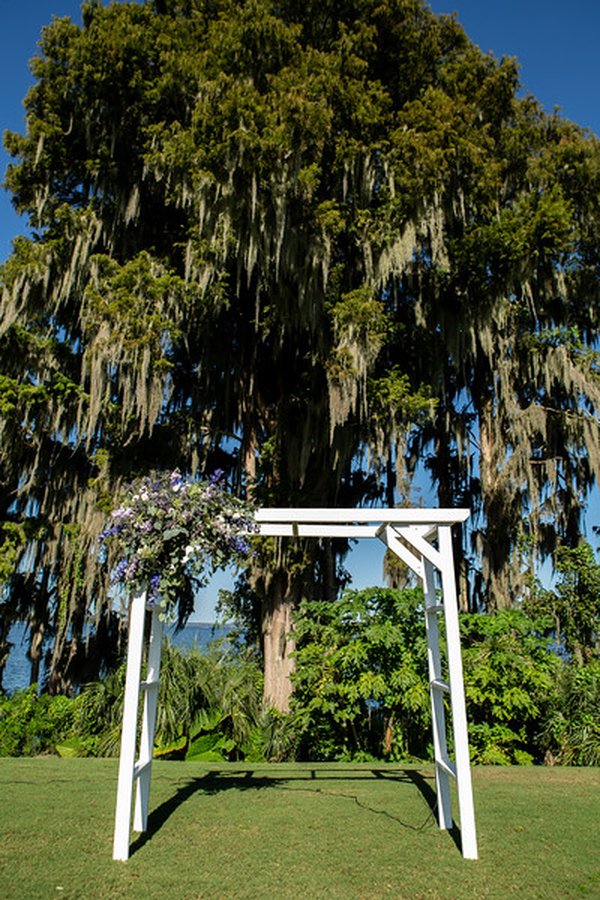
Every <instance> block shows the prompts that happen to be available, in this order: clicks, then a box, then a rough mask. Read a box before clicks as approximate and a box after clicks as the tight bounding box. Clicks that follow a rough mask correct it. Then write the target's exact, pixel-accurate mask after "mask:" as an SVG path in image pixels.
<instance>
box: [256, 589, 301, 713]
mask: <svg viewBox="0 0 600 900" xmlns="http://www.w3.org/2000/svg"><path fill="white" fill-rule="evenodd" d="M286 587H288V579H287V578H286V577H285V575H284V573H283V572H278V573H277V574H276V575H275V577H274V578H273V583H272V585H271V589H270V591H268V595H267V599H266V600H265V603H264V605H263V616H262V633H263V649H264V666H265V669H264V672H265V686H264V694H263V697H264V701H265V703H266V704H267V705H268V706H271V707H274V708H275V709H277V710H279V711H280V712H288V711H289V708H290V696H291V693H292V682H291V680H290V676H291V674H292V672H293V671H294V668H295V661H294V658H293V656H292V653H293V651H294V640H293V637H292V635H291V632H292V612H293V609H294V597H293V595H292V593H291V592H290V591H289V589H288V590H286Z"/></svg>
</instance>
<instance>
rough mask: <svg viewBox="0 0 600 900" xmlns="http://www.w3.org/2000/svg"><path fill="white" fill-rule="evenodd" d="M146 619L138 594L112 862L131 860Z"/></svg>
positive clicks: (131, 612)
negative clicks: (131, 833)
mask: <svg viewBox="0 0 600 900" xmlns="http://www.w3.org/2000/svg"><path fill="white" fill-rule="evenodd" d="M145 617H146V592H145V591H143V592H142V593H141V594H137V595H136V596H135V597H133V599H132V600H131V604H130V608H129V640H128V644H127V674H126V677H125V702H124V704H123V726H122V732H121V757H120V761H119V780H118V784H117V810H116V814H115V835H114V843H113V859H118V860H123V861H125V860H126V859H128V858H129V832H130V827H131V800H132V796H133V781H134V769H135V750H136V739H137V717H138V706H139V699H140V676H141V671H142V650H143V645H144V620H145Z"/></svg>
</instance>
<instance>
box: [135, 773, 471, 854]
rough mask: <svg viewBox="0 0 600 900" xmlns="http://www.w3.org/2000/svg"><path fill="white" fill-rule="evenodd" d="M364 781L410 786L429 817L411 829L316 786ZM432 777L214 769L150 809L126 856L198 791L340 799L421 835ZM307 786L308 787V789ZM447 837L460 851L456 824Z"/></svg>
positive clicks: (432, 805)
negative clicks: (304, 793)
mask: <svg viewBox="0 0 600 900" xmlns="http://www.w3.org/2000/svg"><path fill="white" fill-rule="evenodd" d="M365 778H377V779H382V780H385V781H396V782H399V783H403V784H412V785H414V787H416V788H417V790H418V791H419V793H420V794H421V796H422V797H423V799H424V801H425V804H426V805H427V807H428V808H429V813H428V815H427V818H426V819H425V821H424V822H422V823H421V824H420V825H413V824H411V823H409V822H404V821H403V820H402V819H400V818H398V816H396V815H394V814H393V813H390V812H388V811H387V810H385V809H376V808H375V807H372V806H369V805H368V804H367V803H365V802H364V801H362V800H361V799H360V798H359V797H357V796H356V794H351V793H341V792H339V791H331V790H327V789H326V788H325V787H321V786H320V783H323V784H326V783H327V782H328V781H339V780H340V779H341V780H344V781H351V780H360V781H364V780H365ZM433 780H434V778H433V776H425V775H423V774H422V773H421V772H419V771H418V770H416V769H397V770H395V771H390V770H389V769H378V768H372V769H363V770H360V771H357V770H356V769H347V770H346V769H340V768H337V767H336V769H335V770H334V771H331V772H328V770H327V769H325V768H323V769H320V768H319V766H318V765H317V766H315V767H313V768H306V769H302V770H299V771H298V770H297V771H295V772H291V773H286V774H282V775H281V776H278V775H264V774H262V773H261V774H257V773H255V772H254V771H253V770H252V769H249V770H246V769H244V770H237V771H236V770H235V769H233V770H232V769H227V770H225V769H223V770H221V769H216V770H211V771H209V772H206V773H204V774H203V775H201V776H200V777H198V778H191V779H189V780H188V781H187V782H186V783H185V784H184V785H182V786H181V787H179V788H177V791H176V793H175V794H174V795H173V796H172V797H169V799H168V800H165V801H164V802H163V803H161V804H160V806H158V807H157V808H156V809H154V810H153V811H152V812H151V813H150V814H149V816H148V828H147V830H146V831H145V832H143V833H142V834H140V835H139V836H138V837H137V838H136V839H135V840H134V841H133V842H132V843H131V847H130V855H133V854H134V853H136V852H137V851H138V850H140V849H141V848H142V847H143V846H144V845H145V844H146V843H147V842H148V841H149V840H151V839H152V838H153V837H154V835H155V834H157V833H158V832H159V831H160V829H161V828H162V826H163V825H164V824H165V822H167V820H168V819H169V818H170V817H171V816H172V815H173V813H174V812H175V811H176V810H177V809H178V808H179V807H180V806H181V805H182V804H183V803H185V802H186V800H188V799H189V798H190V797H191V796H192V795H193V794H195V793H197V792H198V791H201V792H202V793H203V794H208V795H215V794H220V793H223V792H224V791H230V790H236V791H262V790H267V789H278V790H284V791H291V792H294V791H308V792H311V793H316V794H322V795H325V796H329V797H340V798H343V799H346V800H350V801H351V802H353V803H355V804H356V805H357V806H359V807H360V808H361V809H364V810H365V811H367V812H370V813H373V814H375V815H379V816H385V818H387V819H391V820H392V821H393V822H396V823H397V824H398V825H399V826H401V827H402V828H406V829H408V830H410V831H417V832H419V831H424V830H425V828H426V827H428V826H429V825H430V824H432V822H434V823H435V822H436V814H437V797H436V793H435V790H434V789H433V787H432V785H431V782H432V781H433ZM290 782H299V783H300V785H302V783H304V782H306V783H307V785H306V786H298V787H292V786H290ZM309 784H310V785H311V786H310V787H309V786H308V785H309ZM448 833H449V835H450V837H451V838H452V840H453V841H454V843H455V844H456V846H457V847H458V849H459V850H460V849H461V841H460V830H459V828H458V827H457V825H456V823H454V824H453V827H452V828H451V829H449V831H448Z"/></svg>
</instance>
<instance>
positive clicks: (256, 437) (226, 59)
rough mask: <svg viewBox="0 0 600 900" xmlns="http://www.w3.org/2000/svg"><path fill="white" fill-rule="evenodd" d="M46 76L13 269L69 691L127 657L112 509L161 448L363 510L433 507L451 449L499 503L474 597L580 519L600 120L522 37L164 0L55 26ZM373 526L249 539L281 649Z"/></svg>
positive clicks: (426, 23)
mask: <svg viewBox="0 0 600 900" xmlns="http://www.w3.org/2000/svg"><path fill="white" fill-rule="evenodd" d="M32 71H33V74H34V76H35V84H34V86H33V87H32V88H31V90H30V91H29V93H28V95H27V98H26V100H25V105H26V111H27V125H26V131H25V134H24V135H17V134H12V133H8V134H7V135H6V136H5V143H6V146H7V148H8V150H9V151H10V153H11V154H12V155H13V157H14V159H15V162H14V163H13V164H12V165H11V166H10V167H9V170H8V172H7V175H6V184H7V186H8V188H9V189H10V191H11V192H12V194H13V197H14V203H15V206H16V208H17V210H19V211H20V212H22V213H25V214H26V215H27V216H28V217H29V224H30V227H31V229H32V236H31V237H20V238H17V239H16V240H15V242H14V252H13V254H12V256H11V257H10V258H9V260H8V261H7V262H6V263H5V265H4V266H3V267H2V272H1V279H2V323H3V324H2V337H1V344H0V353H1V358H2V373H3V374H2V376H1V378H0V414H1V423H0V427H1V434H2V440H1V443H0V448H1V449H0V484H1V487H2V491H1V505H2V509H1V511H0V512H1V518H2V519H3V521H4V525H3V526H2V527H3V531H2V534H3V538H4V542H3V545H2V546H3V549H4V550H5V553H4V558H5V559H7V560H8V562H7V565H8V569H9V572H8V574H7V575H6V576H5V577H6V579H7V583H9V586H10V590H9V591H8V592H7V594H6V598H5V599H4V600H3V606H2V620H3V623H4V624H6V623H7V622H9V621H10V620H11V619H14V618H23V617H28V618H29V621H30V624H31V626H32V636H33V638H36V636H37V640H38V643H39V640H41V635H42V634H43V633H44V631H45V630H48V629H49V630H52V631H53V632H54V634H55V636H56V640H55V643H54V654H53V660H52V666H51V680H52V679H54V683H55V685H56V686H57V687H61V686H63V687H64V686H67V685H68V683H69V681H70V678H72V677H73V673H74V672H76V671H81V667H82V666H84V665H85V662H86V660H87V661H88V663H89V664H90V665H96V666H97V665H98V664H99V660H100V659H101V656H102V654H101V653H100V654H99V653H95V650H94V646H93V641H92V642H91V643H90V641H88V645H87V649H85V648H84V650H82V644H81V637H82V634H83V624H84V617H85V611H86V610H87V609H89V608H90V607H91V608H93V610H94V613H95V617H96V634H97V635H100V638H99V639H98V641H97V647H96V650H98V651H99V648H100V647H101V645H102V643H103V641H104V639H105V638H106V635H107V634H110V633H112V629H113V628H114V623H113V621H112V618H111V615H110V612H109V606H110V604H109V602H108V601H107V599H106V598H107V573H106V571H105V569H103V568H102V567H100V566H98V564H97V560H96V558H95V554H94V548H95V544H96V540H97V536H98V534H99V532H100V530H101V528H102V523H103V513H104V511H105V510H106V508H107V507H108V505H109V504H110V500H111V498H112V497H113V496H114V495H115V493H116V492H117V491H118V490H119V486H120V485H121V483H122V481H123V480H124V479H128V478H130V477H133V476H135V475H137V474H139V473H143V472H145V471H147V470H148V469H150V468H161V467H163V468H164V467H167V466H168V467H169V468H171V469H172V468H175V467H179V468H180V469H181V470H182V471H186V472H190V473H192V474H194V473H197V472H201V471H209V470H210V469H211V468H216V467H219V468H222V469H224V470H225V471H226V472H227V474H228V477H229V479H230V483H231V485H232V486H233V488H234V489H235V490H237V491H239V492H250V493H252V494H253V495H254V498H255V500H256V501H257V502H259V503H263V502H265V503H267V502H268V503H269V504H270V505H286V506H287V505H306V506H310V505H318V506H327V505H331V506H335V505H346V506H354V505H359V504H363V505H364V504H367V503H371V502H378V501H381V500H383V501H384V502H386V503H388V504H394V503H403V502H408V501H409V500H410V490H409V486H410V479H411V473H413V472H414V469H415V465H416V462H417V461H418V460H423V461H424V462H425V465H426V466H427V467H428V469H429V471H430V473H431V477H432V480H433V483H434V485H435V486H436V488H437V492H438V498H439V502H440V504H441V505H447V506H469V507H471V508H472V509H473V510H474V513H475V516H474V524H473V527H472V528H471V530H470V531H469V532H468V533H466V534H463V535H460V534H457V536H456V542H457V549H460V551H461V558H462V565H461V597H462V603H463V605H464V606H465V607H466V606H471V607H473V606H475V605H481V604H487V605H488V606H489V607H490V608H493V607H500V606H507V605H510V604H511V603H512V602H513V601H514V600H515V599H516V598H517V597H518V596H519V592H520V590H521V588H522V584H523V577H522V574H523V563H522V560H523V553H524V551H527V552H528V553H530V554H531V553H532V552H536V553H540V554H542V555H543V554H546V553H549V552H551V551H553V550H554V549H555V547H556V544H557V542H558V541H559V540H564V541H566V542H567V544H569V543H570V544H574V543H575V542H576V540H577V537H578V534H579V527H580V518H581V513H582V510H583V508H584V503H585V497H586V493H587V492H588V491H589V489H590V487H591V486H592V485H593V483H594V480H595V478H596V477H597V474H598V467H599V462H600V456H599V447H600V442H599V441H598V437H599V435H598V401H599V378H598V354H597V349H596V348H597V340H596V327H597V310H598V288H599V283H600V282H599V275H600V260H599V252H600V251H599V248H600V240H599V237H600V235H599V231H600V201H599V199H598V198H599V197H600V149H599V144H598V141H597V140H596V139H595V138H594V137H593V136H592V135H591V134H589V133H586V132H585V131H583V130H582V129H580V128H579V127H578V126H577V125H575V124H573V123H571V122H568V121H565V120H563V119H561V118H560V116H558V115H557V114H552V115H547V114H545V113H544V112H543V111H542V109H541V108H540V106H539V104H538V103H537V102H536V101H535V99H534V98H532V97H520V96H519V93H518V89H519V82H518V66H517V64H516V62H515V61H514V60H512V59H503V60H501V61H497V60H496V59H494V58H493V57H492V56H490V55H486V54H483V53H482V52H481V51H480V50H479V49H478V48H477V47H476V46H475V45H474V44H473V43H472V42H471V41H469V39H468V37H467V36H466V35H465V33H464V31H463V30H462V28H461V27H460V25H459V24H458V22H457V21H456V20H455V19H454V18H451V17H446V16H441V17H436V16H435V15H434V14H433V13H432V12H431V11H430V10H429V9H428V7H427V6H426V4H424V3H422V2H421V0H344V2H335V3H334V2H332V0H320V2H319V3H314V2H312V0H304V2H302V3H299V2H297V0H283V2H278V3H271V2H269V0H244V2H240V0H236V2H234V0H161V2H159V0H155V2H144V3H119V4H113V5H109V6H106V7H103V6H102V5H100V4H99V3H97V2H90V3H87V4H84V6H83V26H82V27H81V28H80V27H78V26H77V25H75V24H73V23H72V22H71V21H70V20H69V19H57V20H55V21H53V22H52V24H51V25H49V26H48V27H47V28H45V29H44V31H43V33H42V37H41V42H40V53H39V55H38V56H37V57H36V58H35V59H34V60H33V61H32ZM407 486H408V487H407ZM15 528H17V529H20V530H19V531H15V530H14V529H15ZM345 549H346V548H345V547H344V546H338V545H335V546H333V547H316V548H314V549H313V550H310V551H308V550H305V549H303V548H301V549H300V550H299V549H298V548H296V547H293V546H292V547H291V548H288V549H287V550H284V549H282V548H281V547H274V548H268V547H267V548H265V549H264V551H263V555H262V556H260V557H256V558H255V559H254V560H253V561H252V563H251V564H250V567H249V571H248V573H247V575H246V591H247V592H248V591H251V594H252V597H253V598H254V599H253V603H254V604H256V603H259V604H261V603H262V630H263V632H264V635H265V654H266V656H267V657H269V658H273V659H276V660H277V661H278V662H279V663H281V664H282V666H283V668H282V670H281V671H282V672H283V674H284V675H285V674H287V672H288V671H289V665H290V663H289V659H288V660H287V662H286V661H285V660H284V657H286V654H287V650H286V648H285V640H284V637H283V635H284V633H285V630H286V628H287V627H288V626H289V623H290V621H291V620H290V616H289V606H290V604H291V603H293V602H295V601H296V600H297V599H299V597H300V596H306V597H308V598H309V599H311V598H313V599H314V598H318V597H327V596H333V595H334V594H335V591H336V588H337V585H338V583H339V580H340V573H339V567H338V564H339V562H340V560H341V558H342V557H343V553H344V551H345ZM307 573H308V574H307ZM311 585H312V586H311ZM242 593H243V591H242ZM240 596H241V594H240ZM4 637H5V635H4ZM0 638H2V634H0ZM269 642H271V643H270V644H269ZM32 646H33V644H32ZM269 647H270V649H269ZM82 654H83V656H82ZM94 654H95V655H94ZM0 658H1V654H0ZM286 666H287V668H286ZM69 667H71V668H69ZM266 689H269V688H268V680H267V688H266ZM282 702H285V701H282Z"/></svg>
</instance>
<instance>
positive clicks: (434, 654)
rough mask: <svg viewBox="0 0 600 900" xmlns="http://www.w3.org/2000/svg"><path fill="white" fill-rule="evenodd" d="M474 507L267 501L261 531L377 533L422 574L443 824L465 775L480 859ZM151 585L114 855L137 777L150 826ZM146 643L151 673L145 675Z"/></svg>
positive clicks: (470, 836) (468, 831) (468, 833)
mask: <svg viewBox="0 0 600 900" xmlns="http://www.w3.org/2000/svg"><path fill="white" fill-rule="evenodd" d="M468 516H469V510H467V509H309V508H305V509H302V508H300V509H266V508H263V509H260V510H258V512H257V513H256V516H255V519H256V522H257V524H258V533H259V534H261V535H269V536H277V537H300V538H333V537H345V538H376V539H378V540H380V541H382V542H383V543H384V544H385V545H386V547H387V548H388V549H389V550H390V551H391V552H392V553H394V554H395V555H396V556H398V557H399V558H400V559H401V560H402V561H403V562H405V563H406V565H407V566H408V567H409V568H410V569H411V570H412V571H413V572H414V573H415V574H416V575H417V576H418V578H419V579H420V581H421V583H422V585H423V592H424V598H425V603H424V617H425V630H426V635H427V654H428V663H429V690H430V699H431V713H432V717H431V718H432V732H433V747H434V757H435V779H436V791H437V814H438V822H439V826H440V828H443V829H447V828H451V827H452V804H451V796H450V778H454V779H455V780H456V787H457V795H458V812H459V819H460V831H461V844H462V854H463V856H464V857H465V858H466V859H477V835H476V829H475V812H474V807H473V788H472V783H471V769H470V763H469V742H468V735H467V716H466V707H465V694H464V683H463V672H462V659H461V652H460V634H459V625H458V603H457V596H456V580H455V571H454V557H453V550H452V534H451V529H452V525H454V524H457V523H459V522H464V521H465V520H466V519H467V518H468ZM147 606H148V604H147V596H146V592H139V593H137V594H136V595H135V596H134V597H133V598H132V601H131V604H130V613H129V615H130V620H129V640H128V650H127V674H126V681H125V703H124V708H123V726H122V736H121V755H120V761H119V777H118V785H117V805H116V816H115V832H114V845H113V859H116V860H127V859H128V858H129V842H130V832H131V824H132V823H131V819H132V801H133V792H134V785H135V784H136V782H137V790H136V796H135V804H134V809H133V830H134V831H137V832H143V831H146V828H147V824H148V803H149V797H150V781H151V772H152V751H153V747H154V732H155V725H156V708H157V702H158V683H159V677H160V661H161V650H162V636H163V623H162V620H161V618H160V610H159V608H158V607H156V606H155V607H153V608H152V617H151V624H150V628H149V633H148V634H147V635H146V633H145V619H146V608H147ZM440 613H441V614H443V616H444V622H445V631H446V649H447V672H446V674H445V675H444V672H442V663H441V653H440V640H439V629H438V615H439V614H440ZM145 648H146V650H147V666H146V677H145V678H144V679H142V678H141V674H142V659H143V656H144V650H145ZM444 694H448V695H449V698H450V708H451V722H452V732H453V743H454V758H455V761H454V762H452V761H451V760H450V758H449V756H448V748H447V732H446V716H445V710H444ZM142 695H143V708H142V722H141V725H142V728H141V736H140V739H139V746H138V740H137V735H138V718H139V707H140V698H141V696H142Z"/></svg>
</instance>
